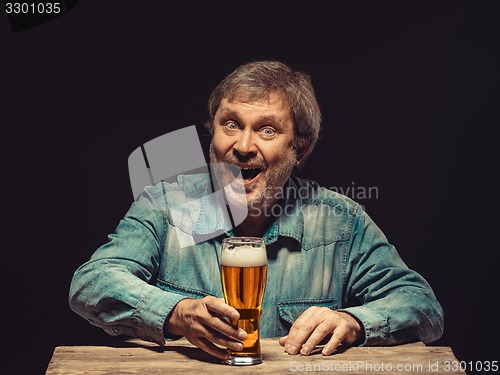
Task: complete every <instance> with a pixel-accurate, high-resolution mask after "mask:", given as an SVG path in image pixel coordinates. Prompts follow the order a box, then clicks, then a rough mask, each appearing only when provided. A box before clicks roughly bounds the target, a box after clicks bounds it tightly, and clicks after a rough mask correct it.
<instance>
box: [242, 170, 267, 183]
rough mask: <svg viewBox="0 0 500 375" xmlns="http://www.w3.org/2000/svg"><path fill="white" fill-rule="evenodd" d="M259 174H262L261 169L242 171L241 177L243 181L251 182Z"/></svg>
mask: <svg viewBox="0 0 500 375" xmlns="http://www.w3.org/2000/svg"><path fill="white" fill-rule="evenodd" d="M260 172H262V169H259V168H251V169H242V170H241V177H242V178H243V180H244V181H252V180H253V179H254V178H255V177H257V176H258V175H259V173H260Z"/></svg>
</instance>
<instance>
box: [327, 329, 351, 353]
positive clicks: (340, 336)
mask: <svg viewBox="0 0 500 375" xmlns="http://www.w3.org/2000/svg"><path fill="white" fill-rule="evenodd" d="M347 332H348V330H347V328H346V327H345V326H339V327H337V328H335V331H333V335H332V337H331V339H330V341H328V342H327V344H326V345H325V347H324V348H323V350H322V351H321V354H323V355H330V354H332V353H333V352H334V351H335V350H337V348H338V346H339V345H340V344H341V343H342V341H344V339H345V337H346V335H347Z"/></svg>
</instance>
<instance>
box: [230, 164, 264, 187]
mask: <svg viewBox="0 0 500 375" xmlns="http://www.w3.org/2000/svg"><path fill="white" fill-rule="evenodd" d="M229 169H230V170H231V172H232V174H233V175H234V177H235V178H237V177H238V175H239V174H240V173H241V178H242V179H243V182H245V183H246V182H250V181H253V180H254V179H255V178H256V177H257V176H258V175H259V174H260V172H262V169H261V168H246V167H238V166H236V165H230V166H229Z"/></svg>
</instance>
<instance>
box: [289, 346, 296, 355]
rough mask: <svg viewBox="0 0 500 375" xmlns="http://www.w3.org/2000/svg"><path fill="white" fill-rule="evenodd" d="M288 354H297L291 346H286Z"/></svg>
mask: <svg viewBox="0 0 500 375" xmlns="http://www.w3.org/2000/svg"><path fill="white" fill-rule="evenodd" d="M288 353H290V354H297V348H296V347H295V346H293V345H290V344H288Z"/></svg>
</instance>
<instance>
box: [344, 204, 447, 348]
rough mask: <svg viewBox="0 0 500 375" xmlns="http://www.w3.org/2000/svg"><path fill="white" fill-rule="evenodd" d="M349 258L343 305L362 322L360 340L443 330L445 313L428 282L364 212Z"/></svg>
mask: <svg viewBox="0 0 500 375" xmlns="http://www.w3.org/2000/svg"><path fill="white" fill-rule="evenodd" d="M355 225H356V226H357V228H355V230H354V231H353V234H354V235H353V238H352V245H351V250H350V254H349V260H348V269H347V284H346V292H345V295H346V306H347V307H346V308H345V309H344V311H346V312H348V313H350V314H352V315H354V316H355V317H356V318H357V319H358V320H359V321H360V322H361V323H362V325H363V327H364V330H365V340H364V343H363V345H369V346H375V345H396V344H403V343H407V342H412V341H423V342H424V343H429V342H432V341H435V340H437V339H438V338H439V337H441V335H442V334H443V329H444V314H443V310H442V308H441V305H440V304H439V302H438V301H437V299H436V296H435V295H434V292H433V291H432V288H431V286H430V285H429V284H428V283H427V281H425V279H424V278H423V277H422V276H421V275H419V274H418V273H417V272H415V271H413V270H411V269H409V268H408V267H407V266H406V264H405V263H404V262H403V261H402V260H401V258H400V256H399V254H398V253H397V251H396V249H395V248H394V246H392V245H390V244H389V243H388V241H387V239H386V237H385V236H384V234H383V233H382V231H381V230H380V229H379V228H378V227H377V225H376V224H375V223H374V222H373V221H372V220H371V218H370V217H369V216H368V215H367V214H366V213H364V212H363V213H362V214H361V215H360V216H359V217H358V218H357V223H356V224H355Z"/></svg>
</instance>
